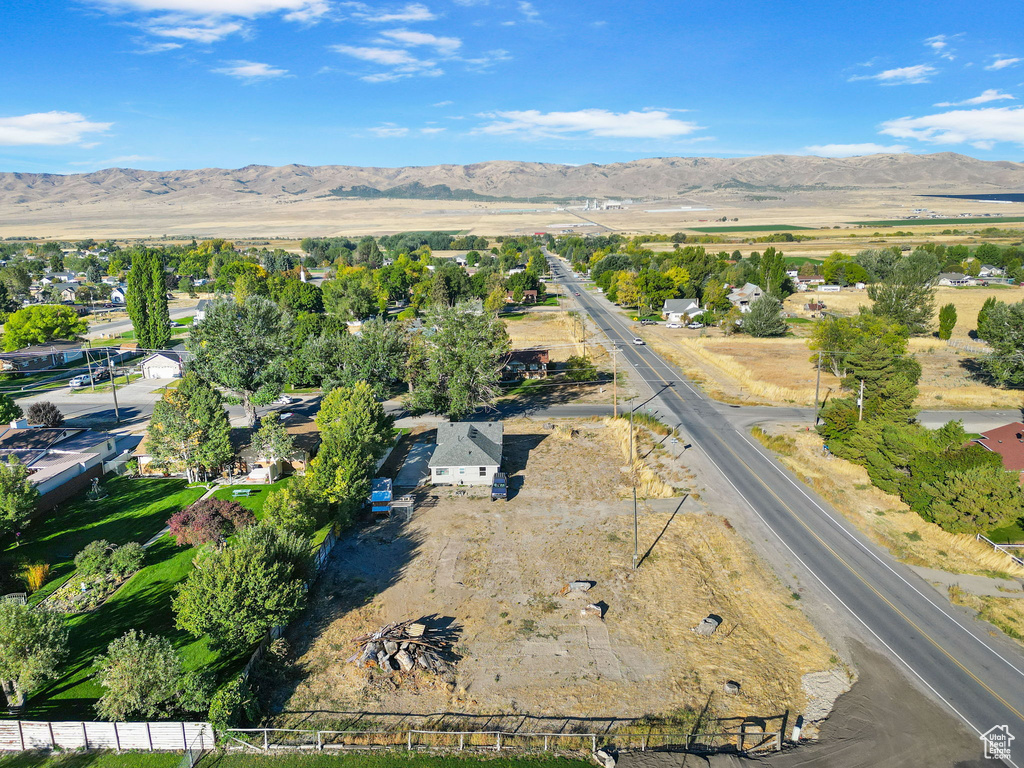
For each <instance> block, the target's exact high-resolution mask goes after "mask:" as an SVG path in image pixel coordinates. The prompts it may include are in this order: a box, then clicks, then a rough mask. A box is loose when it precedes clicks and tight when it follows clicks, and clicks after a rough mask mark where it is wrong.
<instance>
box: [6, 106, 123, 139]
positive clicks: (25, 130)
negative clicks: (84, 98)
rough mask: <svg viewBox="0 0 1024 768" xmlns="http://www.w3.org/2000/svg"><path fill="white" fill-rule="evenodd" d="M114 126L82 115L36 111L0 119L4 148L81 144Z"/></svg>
mask: <svg viewBox="0 0 1024 768" xmlns="http://www.w3.org/2000/svg"><path fill="white" fill-rule="evenodd" d="M112 125H113V123H94V122H91V121H89V120H86V119H85V116H84V115H81V114H79V113H78V112H57V111H54V112H35V113H33V114H30V115H18V116H16V117H0V146H6V147H17V146H28V145H32V144H44V145H51V146H55V145H61V144H78V143H80V142H81V141H82V137H83V136H85V134H88V133H103V132H105V131H107V130H109V128H110V126H112Z"/></svg>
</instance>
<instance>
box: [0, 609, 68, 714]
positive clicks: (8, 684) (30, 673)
mask: <svg viewBox="0 0 1024 768" xmlns="http://www.w3.org/2000/svg"><path fill="white" fill-rule="evenodd" d="M67 647H68V631H67V627H66V626H65V625H64V619H63V618H62V617H61V616H60V615H59V614H56V613H52V612H50V611H34V610H32V609H31V608H29V607H28V606H27V605H19V604H17V603H14V602H11V601H8V600H2V601H0V684H2V685H3V690H4V694H5V695H6V696H7V701H8V703H9V704H10V705H11V706H21V704H22V703H23V701H24V698H25V695H26V694H27V693H28V692H30V691H31V690H32V689H34V688H37V687H39V686H40V685H42V684H43V683H45V682H46V681H48V680H53V679H55V678H56V677H57V676H58V674H60V667H61V663H62V662H63V661H64V658H65V657H66V656H67Z"/></svg>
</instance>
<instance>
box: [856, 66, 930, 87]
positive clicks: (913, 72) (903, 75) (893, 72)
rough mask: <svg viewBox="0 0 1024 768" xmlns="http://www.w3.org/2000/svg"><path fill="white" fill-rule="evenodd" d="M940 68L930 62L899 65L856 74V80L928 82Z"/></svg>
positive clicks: (892, 83) (895, 83)
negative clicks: (876, 72) (875, 73)
mask: <svg viewBox="0 0 1024 768" xmlns="http://www.w3.org/2000/svg"><path fill="white" fill-rule="evenodd" d="M938 71H939V70H937V69H936V68H935V67H933V66H931V65H929V64H915V65H914V66H912V67H898V68H896V69H887V70H885V71H884V72H879V73H878V74H877V75H854V76H853V77H851V78H850V81H851V82H852V81H854V80H877V81H878V82H879V83H881V84H882V85H916V84H918V83H927V82H928V78H929V77H931V76H932V75H934V74H937V73H938Z"/></svg>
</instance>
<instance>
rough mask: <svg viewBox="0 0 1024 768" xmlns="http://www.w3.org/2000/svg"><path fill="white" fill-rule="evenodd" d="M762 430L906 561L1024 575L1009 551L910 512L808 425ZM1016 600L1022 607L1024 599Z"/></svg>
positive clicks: (787, 460) (797, 468)
mask: <svg viewBox="0 0 1024 768" xmlns="http://www.w3.org/2000/svg"><path fill="white" fill-rule="evenodd" d="M764 429H765V432H767V433H768V434H771V435H779V436H782V437H783V438H785V443H786V447H785V448H784V449H783V450H782V451H781V454H782V455H781V457H780V458H781V461H782V463H784V464H785V465H786V466H788V467H789V468H790V469H791V470H793V472H795V473H796V474H797V475H798V476H799V477H801V478H803V479H804V481H805V482H806V483H807V484H808V485H810V486H811V487H812V488H814V490H816V491H817V492H818V493H820V494H821V495H822V496H824V497H825V498H826V499H827V500H828V501H829V502H831V503H832V504H833V505H834V506H835V507H836V508H837V509H839V510H840V511H841V512H842V513H843V515H844V516H845V517H846V518H847V519H848V520H850V521H851V522H852V523H853V524H854V525H856V526H857V527H858V528H860V529H861V530H862V531H864V532H865V533H867V534H868V535H869V536H870V537H871V538H872V539H873V540H874V541H875V542H877V543H878V544H880V545H882V546H884V547H886V548H887V549H889V551H890V552H892V553H893V554H894V555H895V556H896V557H898V558H899V559H901V560H903V561H904V562H907V563H910V564H911V565H921V566H925V567H928V568H938V569H941V570H944V571H949V572H950V573H969V574H979V575H983V576H989V575H993V574H999V575H1000V576H1003V577H1010V578H1021V577H1024V568H1021V567H1020V566H1018V565H1016V564H1014V562H1013V561H1012V560H1010V558H1009V557H1007V556H1006V555H1003V554H1000V553H998V552H996V551H994V550H993V549H992V548H991V547H989V546H987V545H985V544H983V543H981V542H979V541H976V540H975V539H974V537H973V536H967V535H958V534H952V533H946V532H945V531H943V530H942V529H941V528H940V527H939V526H937V525H935V524H934V523H929V522H926V521H925V520H923V519H922V518H921V517H920V516H919V515H917V514H916V513H914V512H912V511H911V510H910V508H909V507H908V506H907V505H906V504H904V503H903V502H902V501H901V500H900V498H899V497H898V496H892V495H890V494H887V493H884V492H882V491H880V490H878V489H877V488H875V487H874V486H873V485H872V484H871V480H870V479H869V478H868V473H867V470H865V469H864V468H863V467H860V466H858V465H856V464H853V463H851V462H848V461H846V460H844V459H840V458H837V457H835V456H825V455H824V454H823V453H822V451H821V438H820V437H819V436H818V435H817V434H816V433H814V432H808V431H807V427H806V425H799V426H795V425H772V426H766V427H765V428H764ZM1017 602H1018V603H1020V607H1021V609H1022V610H1024V601H1017ZM1022 615H1024V614H1022Z"/></svg>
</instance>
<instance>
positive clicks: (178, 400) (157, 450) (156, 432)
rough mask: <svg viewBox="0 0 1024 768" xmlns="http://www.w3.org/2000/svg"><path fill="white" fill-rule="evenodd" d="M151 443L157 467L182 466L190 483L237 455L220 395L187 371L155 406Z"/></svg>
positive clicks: (150, 448)
mask: <svg viewBox="0 0 1024 768" xmlns="http://www.w3.org/2000/svg"><path fill="white" fill-rule="evenodd" d="M147 443H148V446H149V452H150V454H151V455H152V456H153V465H154V466H155V467H157V468H162V469H170V468H172V467H176V466H180V467H181V468H182V469H183V470H184V471H185V474H186V476H187V477H188V479H189V480H190V481H194V480H196V479H197V477H198V475H199V473H200V472H201V471H209V470H216V469H217V468H218V467H220V465H221V464H223V463H224V462H226V461H228V460H229V459H230V458H231V457H232V456H233V455H234V452H233V450H232V448H231V423H230V422H229V421H228V414H227V411H226V410H225V409H224V403H223V398H222V397H221V394H220V392H219V391H217V390H216V389H215V388H214V387H211V386H210V385H209V384H208V383H207V382H205V381H203V380H202V379H201V378H199V376H198V375H197V374H196V373H195V372H193V371H187V372H186V373H185V376H184V377H183V378H182V380H181V383H180V384H179V385H178V387H177V388H176V389H168V390H166V391H165V392H164V394H163V397H161V399H160V400H158V401H157V402H156V404H155V405H154V407H153V418H152V419H151V420H150V422H149V429H148V432H147Z"/></svg>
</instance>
